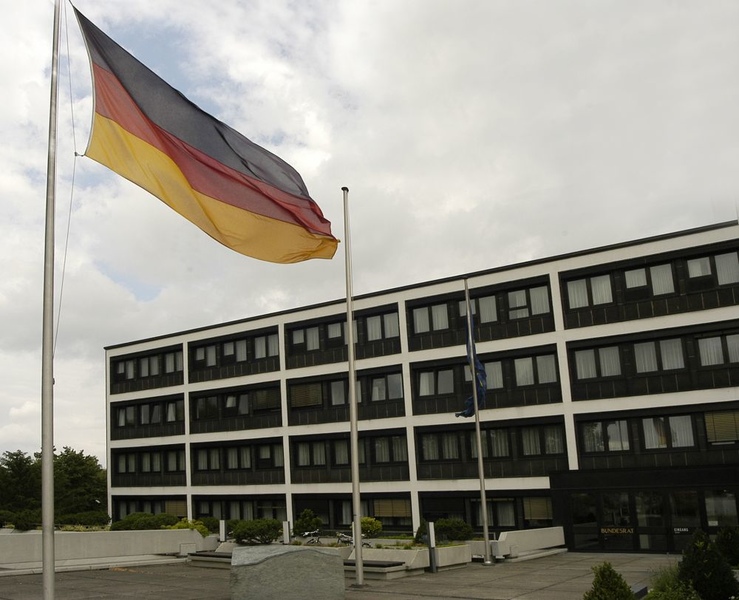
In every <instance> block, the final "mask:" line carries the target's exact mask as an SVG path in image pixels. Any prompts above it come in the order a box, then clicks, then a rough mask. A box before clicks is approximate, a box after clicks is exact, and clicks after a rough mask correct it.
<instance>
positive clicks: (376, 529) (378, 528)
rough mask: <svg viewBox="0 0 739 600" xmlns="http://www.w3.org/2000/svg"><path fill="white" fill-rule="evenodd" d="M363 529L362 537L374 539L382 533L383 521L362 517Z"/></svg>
mask: <svg viewBox="0 0 739 600" xmlns="http://www.w3.org/2000/svg"><path fill="white" fill-rule="evenodd" d="M360 525H361V527H362V535H363V536H365V537H368V538H374V537H377V536H378V535H380V533H382V521H379V520H378V519H375V518H374V517H362V518H361V519H360Z"/></svg>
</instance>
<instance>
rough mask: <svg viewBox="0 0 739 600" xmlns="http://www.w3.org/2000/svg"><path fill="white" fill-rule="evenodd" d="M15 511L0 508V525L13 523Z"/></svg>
mask: <svg viewBox="0 0 739 600" xmlns="http://www.w3.org/2000/svg"><path fill="white" fill-rule="evenodd" d="M14 518H15V513H13V512H11V511H9V510H0V527H5V526H6V525H10V524H12V523H13V519H14Z"/></svg>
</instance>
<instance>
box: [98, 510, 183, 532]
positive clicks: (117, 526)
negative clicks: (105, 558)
mask: <svg viewBox="0 0 739 600" xmlns="http://www.w3.org/2000/svg"><path fill="white" fill-rule="evenodd" d="M179 521H180V520H179V519H178V518H177V517H176V516H175V515H170V514H169V513H159V514H156V515H153V514H151V513H131V514H130V515H127V516H126V517H124V518H123V519H121V520H120V521H116V522H115V523H113V524H112V525H111V526H110V529H111V531H129V530H140V529H163V528H165V527H171V526H172V525H176V524H177V523H179Z"/></svg>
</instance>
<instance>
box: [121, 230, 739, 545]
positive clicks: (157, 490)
mask: <svg viewBox="0 0 739 600" xmlns="http://www.w3.org/2000/svg"><path fill="white" fill-rule="evenodd" d="M738 253H739V225H738V224H737V222H731V223H723V224H719V225H715V226H710V227H703V228H699V229H693V230H689V231H685V232H680V233H675V234H670V235H663V236H659V237H653V238H649V239H644V240H638V241H634V242H629V243H623V244H618V245H612V246H607V247H603V248H596V249H594V250H588V251H583V252H577V253H571V254H567V255H563V256H556V257H553V258H547V259H542V260H534V261H530V262H526V263H522V264H517V265H513V266H509V267H504V268H495V269H490V270H487V271H481V272H475V273H468V274H466V275H460V276H459V277H451V278H447V279H443V280H438V281H431V282H428V283H422V284H417V285H410V286H407V287H402V288H397V289H392V290H388V291H383V292H378V293H372V294H366V295H363V296H360V297H357V298H355V301H354V309H355V311H354V328H355V336H354V339H355V342H356V358H357V360H356V375H357V377H356V386H357V387H356V390H357V397H358V400H359V404H358V415H359V464H360V482H361V483H360V487H361V498H362V507H363V513H364V514H366V515H369V516H374V517H377V518H378V519H380V520H381V521H382V523H383V526H384V529H385V530H395V531H407V532H411V531H413V530H415V528H416V527H417V526H418V525H419V523H420V521H421V519H422V518H424V517H425V518H429V519H435V518H438V517H441V516H447V517H460V518H462V519H464V520H465V521H467V522H468V523H470V524H472V525H473V526H474V527H476V528H477V529H478V531H481V529H480V528H481V522H482V515H481V506H480V479H479V473H478V461H477V444H476V443H475V442H476V436H475V426H474V419H464V418H457V417H455V412H458V411H461V410H462V409H463V407H464V404H465V400H466V398H468V397H469V396H470V394H471V388H472V384H471V378H470V373H469V369H468V368H467V366H466V365H467V356H466V347H465V337H466V303H465V301H464V299H465V293H464V289H465V288H464V280H465V279H466V280H467V283H468V286H469V289H470V296H471V301H472V307H473V311H474V313H475V328H474V335H475V340H476V348H477V353H478V355H479V357H480V359H481V361H482V362H483V363H484V365H485V369H486V372H487V381H488V390H487V393H486V397H485V402H486V407H485V408H484V409H483V410H481V411H480V424H481V433H482V442H483V445H482V452H483V465H484V476H485V486H486V495H487V501H488V502H487V503H488V505H487V507H486V510H487V513H488V521H489V524H490V528H491V533H496V532H500V531H504V530H508V529H522V528H532V527H541V526H549V525H552V524H557V525H562V526H564V528H565V532H566V539H567V544H568V546H569V548H570V549H572V550H606V551H607V550H620V551H624V550H629V551H660V552H664V551H679V550H680V549H681V548H682V547H683V545H684V544H685V541H686V540H687V539H688V538H689V536H690V534H691V533H692V532H693V531H694V530H695V529H697V528H702V529H704V530H707V531H709V532H715V531H716V530H717V529H718V528H719V527H721V526H726V525H737V496H738V495H739V259H738ZM345 323H346V303H345V301H344V300H340V301H335V302H326V303H324V304H319V305H314V306H309V307H305V308H299V309H295V310H288V311H282V312H275V313H272V314H268V315H264V316H259V317H254V318H248V319H244V320H240V321H236V322H231V323H226V324H220V325H215V326H213V327H207V328H202V329H196V330H191V331H184V332H180V333H174V334H172V335H166V336H162V337H157V338H153V339H147V340H141V341H136V342H131V343H126V344H120V345H116V346H111V347H108V348H107V349H106V361H107V368H108V375H107V387H106V390H107V408H108V415H107V418H108V426H109V431H108V465H109V469H108V472H109V493H110V506H111V511H112V516H113V518H114V519H119V518H122V517H123V516H125V515H126V514H128V513H130V512H134V511H148V512H162V511H166V512H172V513H175V514H178V515H181V516H188V517H190V518H198V517H203V516H214V517H217V518H221V519H232V518H244V519H248V518H257V517H274V518H277V519H280V520H290V521H292V520H293V519H294V517H296V516H297V515H298V514H299V513H300V512H301V511H302V510H303V509H305V508H310V509H312V510H313V511H314V512H315V513H316V514H318V515H319V516H320V517H321V518H322V519H323V521H324V524H325V527H326V529H347V528H349V526H350V523H351V521H352V515H351V468H350V459H349V447H350V443H349V442H350V440H349V432H350V423H349V407H348V405H347V398H348V396H349V394H348V385H349V382H348V376H347V369H348V367H347V346H346V342H345Z"/></svg>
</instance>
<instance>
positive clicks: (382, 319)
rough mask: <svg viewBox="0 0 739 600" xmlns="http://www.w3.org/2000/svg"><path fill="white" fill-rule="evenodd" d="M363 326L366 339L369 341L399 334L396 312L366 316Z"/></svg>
mask: <svg viewBox="0 0 739 600" xmlns="http://www.w3.org/2000/svg"><path fill="white" fill-rule="evenodd" d="M365 327H366V329H367V341H369V342H373V341H375V340H381V339H386V338H394V337H399V336H400V324H399V322H398V313H397V312H391V313H386V314H384V315H374V316H371V317H367V318H366V319H365Z"/></svg>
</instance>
